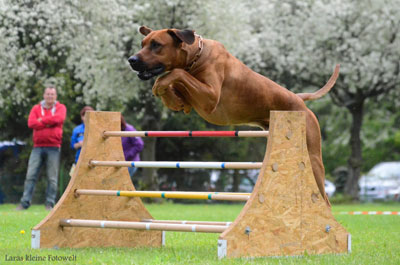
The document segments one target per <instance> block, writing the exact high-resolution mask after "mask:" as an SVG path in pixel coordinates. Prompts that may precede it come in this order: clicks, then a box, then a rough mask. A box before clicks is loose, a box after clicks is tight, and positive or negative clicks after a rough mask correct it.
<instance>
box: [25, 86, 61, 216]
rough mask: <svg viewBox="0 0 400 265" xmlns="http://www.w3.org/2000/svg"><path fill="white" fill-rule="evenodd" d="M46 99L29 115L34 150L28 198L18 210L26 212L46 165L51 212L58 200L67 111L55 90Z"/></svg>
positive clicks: (29, 174)
mask: <svg viewBox="0 0 400 265" xmlns="http://www.w3.org/2000/svg"><path fill="white" fill-rule="evenodd" d="M43 98H44V100H42V101H41V102H40V103H39V104H37V105H35V106H33V108H32V110H31V112H30V113H29V119H28V127H29V128H31V129H33V149H32V152H31V155H30V157H29V162H28V171H27V173H26V179H25V185H24V194H23V195H22V198H21V204H20V205H19V206H18V207H17V210H26V209H28V208H29V206H30V205H31V200H32V195H33V190H34V189H35V185H36V182H37V180H38V175H39V170H40V168H41V167H42V165H43V164H46V172H47V178H48V184H47V190H46V202H45V206H46V209H47V210H51V209H52V208H53V206H54V204H55V200H56V196H57V182H58V167H59V163H60V147H61V140H62V132H63V123H64V120H65V116H66V113H67V109H66V107H65V106H64V105H63V104H61V103H59V102H58V101H57V90H56V88H55V87H47V88H46V89H45V91H44V94H43Z"/></svg>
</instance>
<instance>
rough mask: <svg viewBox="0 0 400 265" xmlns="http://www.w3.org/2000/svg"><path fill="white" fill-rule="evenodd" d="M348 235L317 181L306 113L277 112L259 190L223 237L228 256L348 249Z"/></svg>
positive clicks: (255, 190)
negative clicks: (333, 213)
mask: <svg viewBox="0 0 400 265" xmlns="http://www.w3.org/2000/svg"><path fill="white" fill-rule="evenodd" d="M327 228H328V230H329V231H328V232H327ZM347 238H348V232H347V231H346V230H345V229H344V228H343V227H342V226H341V225H340V224H339V223H338V222H337V221H336V220H335V218H334V217H333V215H332V213H331V209H330V208H329V207H328V206H327V204H326V203H325V201H324V199H323V198H322V197H321V194H320V192H319V190H318V187H317V184H316V182H315V180H314V176H313V172H312V168H311V164H310V160H309V156H308V151H307V146H306V129H305V115H304V113H302V112H272V113H271V124H270V136H269V140H268V144H267V152H266V155H265V158H264V162H263V167H262V169H261V170H260V175H259V177H258V180H257V182H256V185H255V187H254V191H253V193H252V195H251V197H250V199H249V200H248V201H247V203H246V205H245V206H244V208H243V210H242V211H241V213H240V214H239V216H238V218H237V219H236V220H235V221H234V223H233V224H232V225H231V226H230V227H229V228H228V229H227V230H226V231H225V232H223V233H222V234H221V235H220V238H219V239H221V240H226V241H227V251H226V252H227V253H226V255H227V257H256V256H282V255H302V254H304V253H308V254H323V253H343V252H347Z"/></svg>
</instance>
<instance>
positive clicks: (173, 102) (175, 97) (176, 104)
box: [161, 87, 192, 113]
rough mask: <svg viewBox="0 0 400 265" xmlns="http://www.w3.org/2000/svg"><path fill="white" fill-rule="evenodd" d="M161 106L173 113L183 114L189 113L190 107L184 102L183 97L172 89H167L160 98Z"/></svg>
mask: <svg viewBox="0 0 400 265" xmlns="http://www.w3.org/2000/svg"><path fill="white" fill-rule="evenodd" d="M161 100H162V102H163V104H164V105H165V106H166V107H167V108H169V109H171V110H174V111H181V110H183V111H184V112H185V113H189V112H190V110H191V109H192V106H191V105H190V104H189V103H187V102H186V101H185V99H184V98H183V96H182V95H181V94H180V93H179V92H178V91H177V90H176V89H175V88H173V87H169V88H168V89H167V90H165V93H164V94H163V95H162V96H161Z"/></svg>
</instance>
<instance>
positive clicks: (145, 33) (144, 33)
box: [139, 26, 153, 36]
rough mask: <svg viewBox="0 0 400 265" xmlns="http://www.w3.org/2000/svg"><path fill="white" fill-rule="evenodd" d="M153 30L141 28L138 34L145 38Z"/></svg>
mask: <svg viewBox="0 0 400 265" xmlns="http://www.w3.org/2000/svg"><path fill="white" fill-rule="evenodd" d="M152 31H153V30H152V29H151V28H148V27H146V26H141V27H140V28H139V32H140V33H142V34H143V35H145V36H147V35H149V34H150V32H152Z"/></svg>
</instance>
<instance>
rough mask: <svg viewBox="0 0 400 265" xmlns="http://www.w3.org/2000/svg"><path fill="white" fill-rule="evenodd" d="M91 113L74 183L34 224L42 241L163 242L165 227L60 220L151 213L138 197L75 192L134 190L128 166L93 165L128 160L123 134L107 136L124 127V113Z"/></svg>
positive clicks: (93, 244) (43, 244) (134, 216)
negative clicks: (68, 223)
mask: <svg viewBox="0 0 400 265" xmlns="http://www.w3.org/2000/svg"><path fill="white" fill-rule="evenodd" d="M86 118H87V123H86V125H87V126H86V128H85V136H84V144H83V147H82V150H81V154H80V157H79V161H78V163H77V166H76V168H75V171H74V173H73V176H72V177H71V180H70V183H69V185H68V187H67V189H66V190H65V192H64V194H63V196H62V197H61V199H60V200H59V201H58V203H57V204H56V206H55V207H54V209H53V211H51V212H50V213H49V215H48V216H47V217H46V218H45V219H44V220H43V221H42V222H41V223H39V224H38V225H37V226H36V227H34V228H33V229H34V230H40V247H41V248H53V247H73V248H78V247H106V246H115V247H137V246H154V247H155V246H161V239H162V232H161V231H138V230H126V229H101V228H78V227H76V228H74V227H65V228H62V227H60V226H59V220H60V219H65V218H74V219H92V220H116V221H139V220H140V219H143V218H145V219H150V218H151V219H152V216H151V215H150V214H149V212H148V211H147V210H146V209H145V207H144V205H143V204H142V202H141V200H140V199H139V198H127V197H116V196H90V195H81V196H79V197H78V198H76V197H75V196H74V191H75V190H76V189H102V190H135V188H134V187H133V184H132V182H131V180H130V177H129V173H128V169H127V168H114V167H95V168H90V167H89V166H88V165H89V164H88V163H89V161H90V160H91V159H93V160H116V161H118V160H119V161H124V160H125V158H124V154H123V150H122V144H121V138H120V137H109V138H108V139H103V137H102V132H103V131H106V130H112V131H119V130H120V124H121V116H120V113H118V112H87V113H86Z"/></svg>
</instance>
